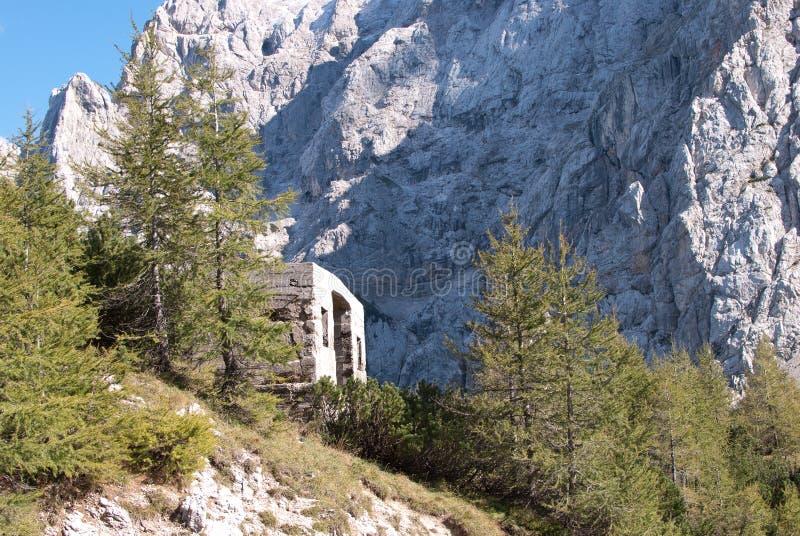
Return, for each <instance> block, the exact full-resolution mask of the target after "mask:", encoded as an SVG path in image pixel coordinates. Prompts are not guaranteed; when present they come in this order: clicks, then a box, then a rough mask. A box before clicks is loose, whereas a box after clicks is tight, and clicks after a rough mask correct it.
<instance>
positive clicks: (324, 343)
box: [322, 307, 330, 348]
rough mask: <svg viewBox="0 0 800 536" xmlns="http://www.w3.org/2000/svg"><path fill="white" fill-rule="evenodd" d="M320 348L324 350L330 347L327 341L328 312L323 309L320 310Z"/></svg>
mask: <svg viewBox="0 0 800 536" xmlns="http://www.w3.org/2000/svg"><path fill="white" fill-rule="evenodd" d="M322 346H324V347H325V348H328V347H330V341H329V340H328V310H327V309H325V308H324V307H323V308H322Z"/></svg>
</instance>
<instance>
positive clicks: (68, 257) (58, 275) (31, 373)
mask: <svg viewBox="0 0 800 536" xmlns="http://www.w3.org/2000/svg"><path fill="white" fill-rule="evenodd" d="M15 142H16V143H17V145H18V146H19V147H20V149H21V152H20V155H19V158H18V159H16V161H15V162H14V163H13V165H12V166H11V167H10V169H9V170H8V175H9V176H10V177H11V179H12V180H0V277H2V278H3V281H4V284H3V285H2V287H0V475H3V476H4V477H5V478H10V479H12V480H17V481H26V482H31V483H43V482H48V481H52V480H60V479H69V480H72V481H75V480H84V479H90V480H91V479H96V478H100V477H102V476H105V475H107V474H108V473H109V472H110V471H112V470H113V468H114V465H115V463H117V462H118V461H119V460H120V459H122V456H123V452H122V449H123V446H122V444H121V441H120V439H119V438H118V437H117V436H116V435H115V425H116V423H117V422H118V416H117V409H118V406H117V404H116V396H115V395H114V394H112V393H110V392H109V390H108V389H107V386H108V380H107V378H108V377H109V376H110V375H112V374H113V373H114V367H113V366H112V364H111V362H110V361H109V359H108V358H107V357H106V356H105V355H104V354H102V353H98V352H96V351H95V350H94V349H93V348H92V347H91V346H88V341H89V340H90V339H92V338H93V337H94V336H95V335H96V331H97V314H96V311H95V310H94V309H93V308H92V307H90V306H87V304H86V303H87V298H88V295H89V288H88V286H87V285H86V283H85V281H84V280H83V277H82V276H81V274H80V272H78V271H77V270H76V269H75V266H76V265H77V264H78V260H79V258H80V255H81V247H80V240H79V233H78V229H79V226H80V225H81V220H80V218H79V216H78V214H77V212H76V211H75V210H74V207H73V205H72V204H71V203H70V202H69V201H68V200H67V198H66V196H65V195H64V194H63V192H62V191H61V190H60V188H59V186H58V185H57V184H56V182H55V168H54V165H53V164H52V163H51V162H50V159H49V157H48V155H47V151H46V144H45V141H44V139H43V136H42V135H41V134H40V132H39V130H38V126H37V125H35V124H34V122H33V120H32V119H31V116H30V114H28V115H27V116H26V117H25V127H24V129H23V130H22V131H21V133H20V135H19V136H18V137H17V138H16V140H15Z"/></svg>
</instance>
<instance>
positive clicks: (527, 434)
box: [465, 206, 548, 490]
mask: <svg viewBox="0 0 800 536" xmlns="http://www.w3.org/2000/svg"><path fill="white" fill-rule="evenodd" d="M503 233H504V234H503V236H502V237H501V238H497V237H495V236H494V235H492V234H491V233H489V243H490V250H488V251H480V252H478V267H479V268H480V270H481V271H482V273H483V275H484V276H485V278H486V281H487V285H486V287H485V288H484V289H483V290H482V292H481V294H480V296H479V297H478V298H476V299H475V300H474V301H473V307H474V309H475V310H476V311H477V312H478V313H480V314H481V315H482V317H483V319H484V320H482V321H479V322H472V323H470V324H469V328H470V330H471V331H472V333H473V340H472V342H471V343H470V346H469V351H468V353H467V354H466V355H465V357H466V358H467V359H469V360H470V361H472V362H473V363H474V364H475V365H476V366H477V367H479V368H478V372H477V374H476V377H475V379H476V382H477V388H478V392H479V395H478V396H479V398H480V404H481V405H482V406H483V413H485V414H487V415H488V416H489V419H488V420H486V421H484V422H485V424H486V427H485V428H478V433H479V434H481V435H483V436H484V440H485V441H486V442H488V443H489V444H492V443H493V444H494V447H493V448H492V449H491V450H493V451H495V452H497V453H500V452H502V453H503V454H502V455H501V456H502V457H505V458H507V460H508V463H509V465H510V468H509V470H508V471H506V472H503V473H502V474H501V475H499V479H500V480H504V481H505V485H506V486H508V488H509V489H510V490H513V489H514V487H515V486H517V487H519V488H520V489H521V490H530V489H531V487H532V478H533V476H532V471H533V460H532V457H533V452H534V445H535V444H536V442H537V438H536V437H535V432H536V430H535V429H534V428H533V424H534V422H533V417H534V411H535V409H536V408H537V407H538V405H539V401H538V398H539V397H541V396H542V395H543V394H544V393H542V391H541V390H539V389H537V388H536V387H537V385H538V383H539V381H540V374H541V369H542V363H543V359H544V358H543V356H542V351H543V350H544V349H545V348H546V346H545V345H544V344H543V341H544V337H545V334H546V331H545V329H544V325H545V323H546V321H547V317H546V313H547V309H546V307H547V300H548V298H547V292H548V289H547V282H546V278H547V270H546V266H545V257H544V251H543V250H542V249H541V248H532V247H529V246H527V245H526V244H525V239H526V234H527V230H526V229H525V228H523V227H522V225H520V224H519V222H518V213H517V210H516V208H515V207H513V206H512V208H511V210H510V212H509V213H508V214H506V215H504V217H503ZM520 470H522V471H521V472H522V473H523V474H521V475H519V476H518V477H517V478H515V476H514V473H515V472H520Z"/></svg>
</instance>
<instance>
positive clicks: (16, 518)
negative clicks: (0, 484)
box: [0, 492, 42, 536]
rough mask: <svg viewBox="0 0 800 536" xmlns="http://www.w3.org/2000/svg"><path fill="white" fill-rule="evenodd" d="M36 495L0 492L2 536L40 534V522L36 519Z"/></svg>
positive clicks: (0, 528) (0, 531)
mask: <svg viewBox="0 0 800 536" xmlns="http://www.w3.org/2000/svg"><path fill="white" fill-rule="evenodd" d="M36 501H37V496H36V495H35V494H32V493H4V492H0V534H2V535H3V536H31V535H33V534H41V530H42V527H41V524H40V523H39V521H38V520H37V519H36V511H37V505H36Z"/></svg>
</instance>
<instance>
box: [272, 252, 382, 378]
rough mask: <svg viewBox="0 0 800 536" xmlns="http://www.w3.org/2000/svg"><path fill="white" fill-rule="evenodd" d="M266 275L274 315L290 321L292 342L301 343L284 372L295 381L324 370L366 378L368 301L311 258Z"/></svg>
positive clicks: (319, 374) (319, 375)
mask: <svg viewBox="0 0 800 536" xmlns="http://www.w3.org/2000/svg"><path fill="white" fill-rule="evenodd" d="M268 279H269V281H270V287H271V289H272V292H273V293H274V297H273V307H274V308H275V311H276V318H278V319H280V320H284V321H287V322H290V324H291V326H292V339H293V342H294V343H295V344H298V345H299V346H300V351H299V357H300V358H299V360H297V361H295V362H292V363H290V364H289V365H288V366H287V367H285V368H284V369H282V370H281V371H280V373H281V375H282V376H284V377H285V378H286V380H287V381H290V382H293V383H304V382H316V381H319V380H320V379H321V378H323V377H325V376H328V377H330V378H331V379H332V380H333V381H334V382H337V381H338V383H343V381H344V380H345V379H346V376H349V375H352V376H354V377H355V378H357V379H359V380H362V381H365V380H366V378H367V373H366V363H367V361H366V360H367V354H366V347H365V344H366V337H365V336H364V306H363V305H362V304H361V302H359V301H358V299H357V298H356V297H355V296H354V295H353V294H352V293H351V292H350V291H349V290H348V289H347V287H345V285H344V284H343V283H342V282H341V280H340V279H339V278H338V277H336V276H335V275H333V274H332V273H330V272H329V271H327V270H325V269H324V268H321V267H320V266H317V265H316V264H313V263H296V264H287V265H286V266H285V270H284V271H282V272H280V273H277V274H270V275H269V276H268ZM337 312H338V313H341V314H339V315H337V314H336V313H337ZM345 312H346V313H348V314H346V315H345V314H344V313H345ZM337 336H338V337H337ZM337 348H338V349H339V356H338V357H339V363H338V365H339V370H338V374H337V353H336V350H337ZM337 376H338V377H337Z"/></svg>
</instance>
